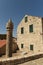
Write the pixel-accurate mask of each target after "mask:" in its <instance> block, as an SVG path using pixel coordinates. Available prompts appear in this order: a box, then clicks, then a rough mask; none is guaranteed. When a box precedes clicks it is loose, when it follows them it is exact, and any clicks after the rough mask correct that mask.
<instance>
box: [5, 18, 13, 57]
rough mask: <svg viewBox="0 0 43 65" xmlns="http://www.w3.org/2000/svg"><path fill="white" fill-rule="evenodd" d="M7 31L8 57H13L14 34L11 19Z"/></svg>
mask: <svg viewBox="0 0 43 65" xmlns="http://www.w3.org/2000/svg"><path fill="white" fill-rule="evenodd" d="M6 29H7V38H6V39H7V40H6V57H11V56H12V32H13V23H12V21H11V19H10V20H9V21H8V23H7V25H6Z"/></svg>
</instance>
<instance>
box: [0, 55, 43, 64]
mask: <svg viewBox="0 0 43 65" xmlns="http://www.w3.org/2000/svg"><path fill="white" fill-rule="evenodd" d="M40 58H43V54H39V55H34V56H30V57H24V58H18V59H14V58H6V59H3V60H0V65H19V64H23V63H25V62H30V61H34V60H37V59H40Z"/></svg>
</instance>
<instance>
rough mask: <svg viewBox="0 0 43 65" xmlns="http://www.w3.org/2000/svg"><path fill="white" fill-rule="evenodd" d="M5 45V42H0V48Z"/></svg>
mask: <svg viewBox="0 0 43 65" xmlns="http://www.w3.org/2000/svg"><path fill="white" fill-rule="evenodd" d="M5 44H6V40H0V48H1V47H3V46H4V45H5Z"/></svg>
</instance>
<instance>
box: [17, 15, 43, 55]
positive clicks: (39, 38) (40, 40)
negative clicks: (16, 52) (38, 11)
mask: <svg viewBox="0 0 43 65" xmlns="http://www.w3.org/2000/svg"><path fill="white" fill-rule="evenodd" d="M17 44H18V47H19V49H20V50H21V51H24V52H31V53H35V54H36V53H41V52H43V18H41V17H36V16H28V15H25V16H24V18H23V19H22V20H21V22H20V23H19V25H18V27H17Z"/></svg>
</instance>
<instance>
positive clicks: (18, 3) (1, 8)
mask: <svg viewBox="0 0 43 65" xmlns="http://www.w3.org/2000/svg"><path fill="white" fill-rule="evenodd" d="M26 14H28V15H33V16H41V17H43V0H0V34H6V23H7V22H8V20H9V18H11V19H12V21H13V23H14V31H13V36H16V29H17V26H18V24H19V22H20V21H21V20H22V18H23V17H24V15H26Z"/></svg>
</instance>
